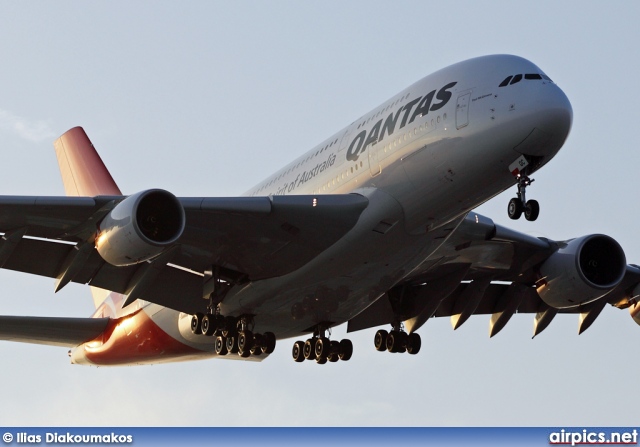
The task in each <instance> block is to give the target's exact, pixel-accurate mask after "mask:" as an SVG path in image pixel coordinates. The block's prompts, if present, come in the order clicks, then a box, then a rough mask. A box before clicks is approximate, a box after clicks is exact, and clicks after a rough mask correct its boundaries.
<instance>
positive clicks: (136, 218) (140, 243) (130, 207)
mask: <svg viewBox="0 0 640 447" xmlns="http://www.w3.org/2000/svg"><path fill="white" fill-rule="evenodd" d="M184 227H185V214H184V209H183V208H182V204H181V203H180V201H179V200H178V199H177V198H176V197H175V196H174V195H173V194H171V193H170V192H168V191H164V190H162V189H150V190H147V191H142V192H139V193H137V194H133V195H131V196H129V197H127V198H126V199H124V200H123V201H122V202H120V203H118V204H117V205H116V207H115V208H114V209H113V210H111V212H110V213H109V214H107V216H106V217H105V218H104V219H103V220H102V221H101V222H100V224H99V226H98V233H97V236H96V242H95V243H96V249H97V250H98V253H100V256H102V259H104V260H105V261H106V262H108V263H109V264H111V265H115V266H126V265H132V264H138V263H141V262H144V261H146V260H148V259H151V258H154V257H155V256H157V255H159V254H160V253H162V251H164V250H165V249H166V248H167V247H169V246H171V245H172V244H174V243H175V242H176V241H177V240H178V239H179V238H180V236H182V232H183V231H184Z"/></svg>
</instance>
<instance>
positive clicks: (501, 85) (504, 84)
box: [498, 76, 513, 87]
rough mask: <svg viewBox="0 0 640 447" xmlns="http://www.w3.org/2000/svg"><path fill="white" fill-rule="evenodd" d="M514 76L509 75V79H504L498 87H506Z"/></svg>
mask: <svg viewBox="0 0 640 447" xmlns="http://www.w3.org/2000/svg"><path fill="white" fill-rule="evenodd" d="M512 77H513V76H507V79H505V80H504V81H502V82H501V83H500V85H499V86H498V87H506V86H507V85H509V81H510V80H511V78H512Z"/></svg>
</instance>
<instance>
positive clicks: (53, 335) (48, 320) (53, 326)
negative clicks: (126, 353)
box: [0, 316, 109, 348]
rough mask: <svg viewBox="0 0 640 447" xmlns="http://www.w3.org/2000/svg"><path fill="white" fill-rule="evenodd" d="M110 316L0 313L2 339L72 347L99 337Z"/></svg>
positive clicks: (0, 338)
mask: <svg viewBox="0 0 640 447" xmlns="http://www.w3.org/2000/svg"><path fill="white" fill-rule="evenodd" d="M108 322H109V318H58V317H17V316H0V340H8V341H18V342H24V343H35V344H42V345H52V346H64V347H69V348H72V347H74V346H78V345H80V344H82V343H85V342H88V341H91V340H93V339H95V338H96V337H98V336H99V335H100V334H101V333H102V332H103V331H104V330H105V329H106V327H107V324H108Z"/></svg>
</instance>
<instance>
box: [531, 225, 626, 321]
mask: <svg viewBox="0 0 640 447" xmlns="http://www.w3.org/2000/svg"><path fill="white" fill-rule="evenodd" d="M626 266H627V260H626V258H625V255H624V251H623V250H622V247H620V244H618V243H617V242H616V241H615V240H614V239H612V238H611V237H609V236H605V235H602V234H592V235H589V236H583V237H580V238H577V239H573V240H571V241H568V242H565V243H563V244H562V245H561V247H560V249H559V250H558V251H556V252H555V253H554V254H552V255H551V256H550V257H549V258H548V259H547V260H546V261H545V262H544V263H542V265H541V266H540V270H539V272H540V276H541V279H540V281H539V282H538V285H537V291H538V295H539V296H540V298H541V299H542V300H543V301H544V302H545V303H547V304H548V305H549V306H551V307H554V308H556V309H562V308H568V307H575V306H579V305H581V304H586V303H590V302H592V301H595V300H597V299H598V298H601V297H602V296H604V295H606V294H607V293H608V292H609V291H611V290H612V289H613V288H614V287H616V286H617V285H618V284H620V281H622V278H623V277H624V274H625V271H626Z"/></svg>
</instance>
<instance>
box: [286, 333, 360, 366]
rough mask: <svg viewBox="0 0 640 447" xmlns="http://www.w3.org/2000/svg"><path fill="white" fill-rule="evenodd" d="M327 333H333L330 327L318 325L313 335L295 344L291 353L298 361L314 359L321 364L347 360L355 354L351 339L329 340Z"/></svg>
mask: <svg viewBox="0 0 640 447" xmlns="http://www.w3.org/2000/svg"><path fill="white" fill-rule="evenodd" d="M326 333H328V334H326ZM327 335H329V336H330V335H331V333H330V331H329V330H328V328H325V327H324V326H322V325H318V327H317V328H316V330H315V331H314V332H313V337H311V338H309V339H307V340H306V341H302V340H298V341H296V342H295V343H294V344H293V349H292V351H291V355H292V356H293V360H295V361H296V362H304V361H305V360H314V359H315V361H316V363H319V364H321V365H323V364H325V363H327V361H328V362H331V363H335V362H337V361H338V360H344V361H347V360H349V359H350V358H351V355H352V354H353V343H351V340H348V339H346V338H345V339H344V340H341V341H336V340H329V337H328V336H327Z"/></svg>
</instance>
